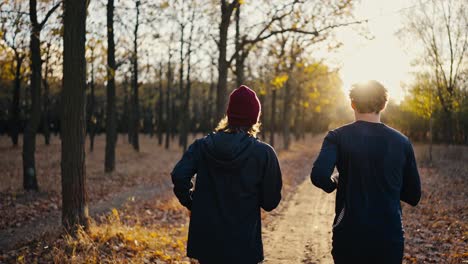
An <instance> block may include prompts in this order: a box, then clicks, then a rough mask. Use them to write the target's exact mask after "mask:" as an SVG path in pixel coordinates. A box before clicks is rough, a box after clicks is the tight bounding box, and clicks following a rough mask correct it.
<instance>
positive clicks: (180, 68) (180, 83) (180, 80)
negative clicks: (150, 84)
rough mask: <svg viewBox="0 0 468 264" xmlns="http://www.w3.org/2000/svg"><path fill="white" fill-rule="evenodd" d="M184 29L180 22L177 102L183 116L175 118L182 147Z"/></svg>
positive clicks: (184, 113)
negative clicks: (180, 105)
mask: <svg viewBox="0 0 468 264" xmlns="http://www.w3.org/2000/svg"><path fill="white" fill-rule="evenodd" d="M184 31H185V24H184V23H180V58H179V59H180V65H179V92H178V96H177V98H178V100H177V101H178V102H180V103H182V104H183V105H182V108H181V109H183V112H182V113H183V118H177V117H176V118H177V119H176V120H179V126H178V127H179V146H181V147H183V145H184V137H185V127H186V124H185V121H186V119H185V115H187V112H185V109H184V108H183V107H184V106H185V91H184V41H185V40H184ZM176 113H178V111H174V114H176Z"/></svg>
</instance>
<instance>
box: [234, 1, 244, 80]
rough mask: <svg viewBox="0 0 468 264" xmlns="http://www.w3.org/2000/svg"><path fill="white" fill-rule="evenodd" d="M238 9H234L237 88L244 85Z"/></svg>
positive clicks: (238, 7)
mask: <svg viewBox="0 0 468 264" xmlns="http://www.w3.org/2000/svg"><path fill="white" fill-rule="evenodd" d="M240 8H241V6H240V5H239V6H237V8H236V15H235V17H236V51H237V53H236V84H237V87H239V86H241V85H242V84H244V61H243V55H242V52H241V44H240Z"/></svg>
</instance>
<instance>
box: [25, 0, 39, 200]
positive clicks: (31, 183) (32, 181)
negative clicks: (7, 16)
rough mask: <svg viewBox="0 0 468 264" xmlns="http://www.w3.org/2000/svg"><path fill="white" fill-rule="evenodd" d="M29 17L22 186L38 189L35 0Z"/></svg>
mask: <svg viewBox="0 0 468 264" xmlns="http://www.w3.org/2000/svg"><path fill="white" fill-rule="evenodd" d="M29 17H30V19H31V25H32V26H31V39H30V48H31V83H30V85H31V109H30V114H29V120H28V123H27V125H26V128H25V130H24V134H23V138H24V139H23V187H24V189H25V190H32V191H38V190H39V187H38V185H37V172H36V160H35V153H36V133H37V129H38V127H39V122H40V119H41V81H42V77H41V70H42V66H41V65H42V60H41V46H40V45H41V42H40V34H41V26H40V24H39V22H38V21H37V1H36V0H30V1H29Z"/></svg>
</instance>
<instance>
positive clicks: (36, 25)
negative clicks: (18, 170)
mask: <svg viewBox="0 0 468 264" xmlns="http://www.w3.org/2000/svg"><path fill="white" fill-rule="evenodd" d="M60 4H61V2H58V3H56V4H55V5H54V6H53V7H52V8H51V9H50V10H49V11H48V12H47V14H46V15H45V17H44V19H43V20H42V21H41V22H39V21H38V18H37V0H30V1H29V18H30V20H31V39H30V42H29V45H30V49H31V52H30V56H31V82H30V85H31V110H30V115H29V120H28V123H27V125H26V128H25V130H24V135H23V187H24V189H25V190H32V191H37V190H38V189H39V187H38V184H37V173H36V160H35V157H34V155H35V153H36V132H37V129H38V127H39V122H40V119H41V82H42V59H41V31H42V29H43V28H44V25H45V23H46V22H47V20H48V19H49V17H50V16H51V15H52V14H53V13H54V12H55V10H57V8H58V7H59V6H60Z"/></svg>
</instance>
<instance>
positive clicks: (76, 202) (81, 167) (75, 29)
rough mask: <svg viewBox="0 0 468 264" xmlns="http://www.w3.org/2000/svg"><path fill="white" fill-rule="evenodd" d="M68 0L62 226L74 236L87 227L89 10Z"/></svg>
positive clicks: (64, 86)
mask: <svg viewBox="0 0 468 264" xmlns="http://www.w3.org/2000/svg"><path fill="white" fill-rule="evenodd" d="M87 3H88V2H87V1H76V0H65V2H64V17H63V24H64V31H63V91H62V121H61V123H62V126H61V128H62V129H61V133H62V161H61V171H62V223H63V225H64V227H65V228H66V229H67V230H68V231H69V232H71V233H72V234H73V233H75V232H76V231H77V230H78V227H80V226H82V227H84V228H85V229H86V228H87V227H88V208H87V201H86V199H87V198H86V167H85V136H86V113H85V102H86V58H85V45H86V9H87Z"/></svg>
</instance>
